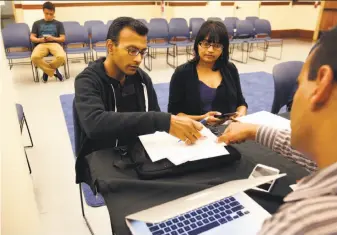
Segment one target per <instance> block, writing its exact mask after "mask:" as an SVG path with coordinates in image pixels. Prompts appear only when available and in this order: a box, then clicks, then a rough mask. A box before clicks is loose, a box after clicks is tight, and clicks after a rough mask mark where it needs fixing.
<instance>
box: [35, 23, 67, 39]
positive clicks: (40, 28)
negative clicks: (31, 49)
mask: <svg viewBox="0 0 337 235" xmlns="http://www.w3.org/2000/svg"><path fill="white" fill-rule="evenodd" d="M32 33H33V34H36V37H38V38H42V37H44V35H51V36H53V37H60V35H61V34H65V33H64V27H63V24H62V22H60V21H57V20H52V21H45V20H44V19H42V20H38V21H35V22H34V24H33V28H32Z"/></svg>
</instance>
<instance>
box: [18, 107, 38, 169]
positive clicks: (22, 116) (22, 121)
mask: <svg viewBox="0 0 337 235" xmlns="http://www.w3.org/2000/svg"><path fill="white" fill-rule="evenodd" d="M15 107H16V112H17V115H18V121H19V125H20V132H21V134H22V130H23V126H24V125H26V128H27V132H28V135H29V139H30V145H28V146H24V151H25V155H26V161H27V165H28V169H29V173H30V174H31V173H32V169H31V167H30V164H29V160H28V157H27V153H26V150H25V148H32V147H33V146H34V144H33V139H32V136H31V134H30V131H29V127H28V122H27V119H26V116H25V113H24V111H23V107H22V105H21V104H15Z"/></svg>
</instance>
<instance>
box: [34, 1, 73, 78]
mask: <svg viewBox="0 0 337 235" xmlns="http://www.w3.org/2000/svg"><path fill="white" fill-rule="evenodd" d="M42 9H43V14H44V19H42V20H38V21H36V22H34V24H33V28H32V33H31V35H30V40H31V41H32V42H33V43H34V44H35V48H34V50H33V53H32V61H33V63H34V64H35V65H36V66H37V67H39V68H40V69H42V70H43V75H42V79H43V81H44V82H47V81H48V76H49V77H53V76H55V77H57V78H58V79H59V80H60V81H63V76H62V74H61V73H60V72H59V71H58V68H59V67H60V66H61V65H63V64H64V62H65V58H66V54H65V52H64V50H63V48H62V46H61V43H63V42H64V41H65V35H64V34H65V33H64V28H63V24H62V23H61V22H59V21H57V20H54V14H55V7H54V5H53V4H52V3H51V2H45V3H44V4H43V7H42ZM49 54H52V55H53V56H54V59H53V60H52V61H51V62H50V63H47V62H46V61H45V60H44V59H43V58H44V57H46V56H48V55H49Z"/></svg>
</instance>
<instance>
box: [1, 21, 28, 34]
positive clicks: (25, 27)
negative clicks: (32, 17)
mask: <svg viewBox="0 0 337 235" xmlns="http://www.w3.org/2000/svg"><path fill="white" fill-rule="evenodd" d="M5 28H10V29H12V30H19V31H25V32H27V33H28V35H30V29H29V26H28V25H27V24H26V23H13V24H8V25H6V27H5Z"/></svg>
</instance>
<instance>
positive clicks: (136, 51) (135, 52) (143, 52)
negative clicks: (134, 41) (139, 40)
mask: <svg viewBox="0 0 337 235" xmlns="http://www.w3.org/2000/svg"><path fill="white" fill-rule="evenodd" d="M124 49H125V50H127V51H128V54H129V55H131V56H137V55H139V54H140V55H141V56H142V57H143V56H145V55H146V54H147V49H144V50H139V49H138V48H135V47H127V48H124Z"/></svg>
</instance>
